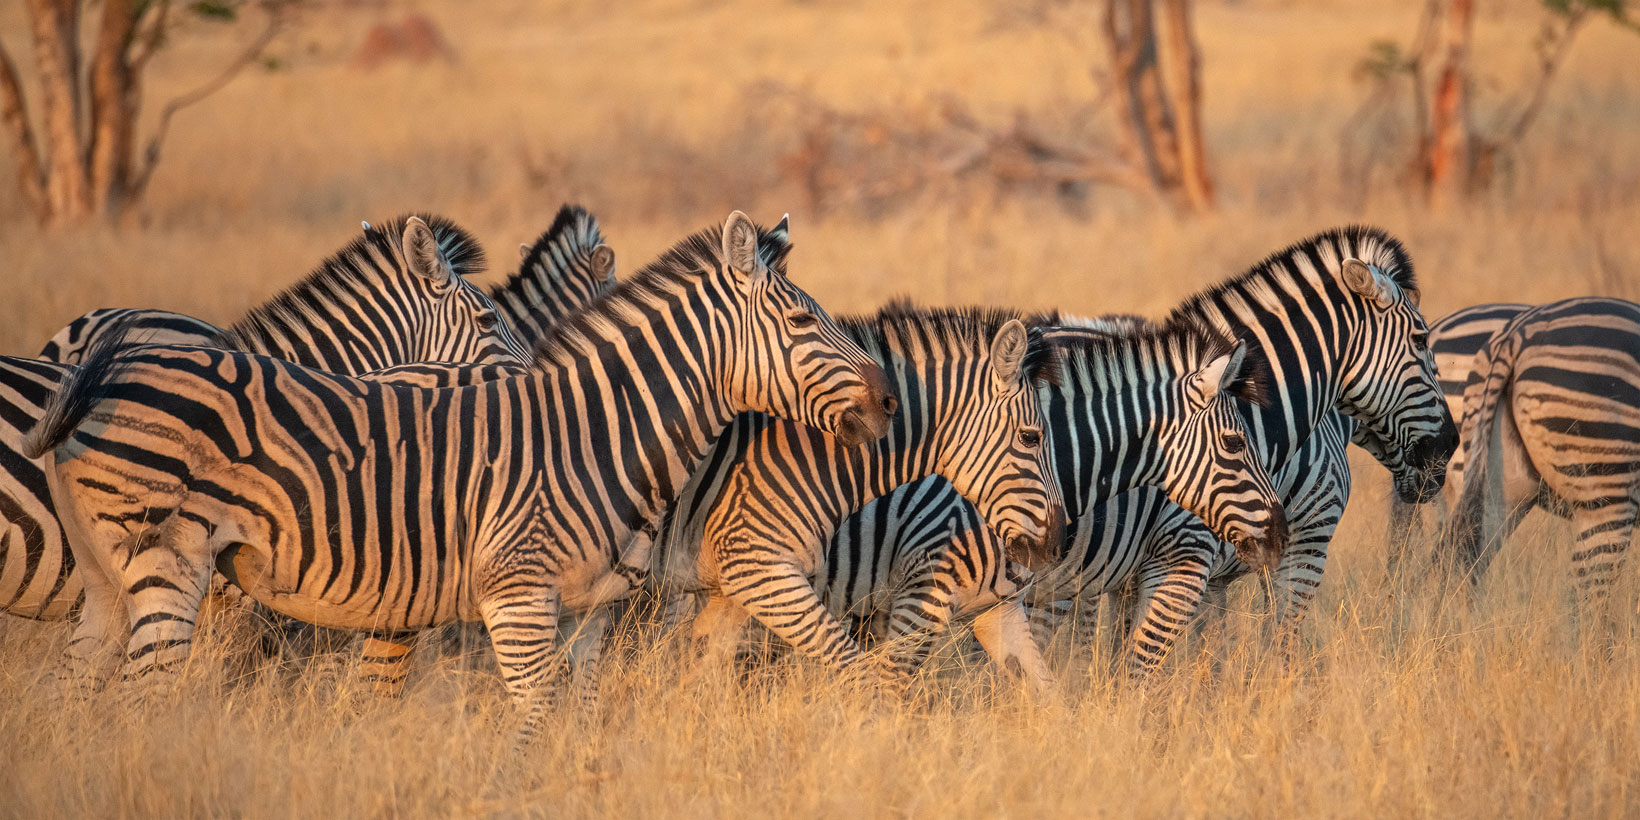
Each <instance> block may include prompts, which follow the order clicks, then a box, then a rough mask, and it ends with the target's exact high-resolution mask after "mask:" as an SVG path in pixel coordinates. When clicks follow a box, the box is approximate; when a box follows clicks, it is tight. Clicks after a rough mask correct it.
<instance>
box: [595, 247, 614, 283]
mask: <svg viewBox="0 0 1640 820" xmlns="http://www.w3.org/2000/svg"><path fill="white" fill-rule="evenodd" d="M592 277H593V278H594V279H596V280H600V281H602V280H605V279H608V280H611V281H613V280H614V279H615V250H614V249H613V248H611V247H609V246H608V245H599V246H598V247H596V248H593V249H592Z"/></svg>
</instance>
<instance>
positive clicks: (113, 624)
mask: <svg viewBox="0 0 1640 820" xmlns="http://www.w3.org/2000/svg"><path fill="white" fill-rule="evenodd" d="M78 569H79V574H80V578H81V580H82V582H83V583H84V585H85V601H84V603H82V604H81V606H80V614H79V623H77V624H75V626H74V637H73V638H71V639H70V640H69V642H68V648H67V649H66V650H64V652H63V662H62V667H61V669H60V670H59V671H58V673H57V676H58V679H59V680H62V681H64V682H65V683H67V684H69V685H70V686H72V687H74V688H75V689H77V690H78V691H79V692H80V694H82V695H88V694H90V693H91V692H94V691H96V690H97V689H99V688H101V686H102V685H103V683H104V682H106V681H107V680H108V677H109V676H110V675H112V674H113V672H114V670H115V669H116V668H117V667H118V666H119V662H120V652H121V650H122V649H123V648H124V647H125V644H126V641H127V640H128V639H129V638H130V635H131V630H130V625H131V622H130V619H129V617H128V616H127V614H126V610H125V601H124V599H123V596H121V594H120V588H119V586H118V585H117V584H116V582H115V580H114V579H112V578H110V577H109V576H108V575H107V573H105V572H104V570H103V568H102V566H101V565H99V564H97V563H94V562H89V561H88V562H84V563H81V564H80V565H79V567H78Z"/></svg>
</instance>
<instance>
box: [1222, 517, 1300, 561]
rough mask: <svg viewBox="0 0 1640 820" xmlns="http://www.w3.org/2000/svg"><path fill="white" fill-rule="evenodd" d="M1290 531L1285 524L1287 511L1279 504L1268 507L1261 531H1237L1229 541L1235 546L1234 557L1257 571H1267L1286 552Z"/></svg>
mask: <svg viewBox="0 0 1640 820" xmlns="http://www.w3.org/2000/svg"><path fill="white" fill-rule="evenodd" d="M1291 538H1292V533H1291V531H1290V530H1289V528H1288V525H1287V512H1286V510H1283V509H1282V508H1281V506H1280V505H1277V506H1274V507H1271V508H1270V521H1269V523H1268V524H1266V525H1265V526H1264V529H1263V531H1261V532H1257V533H1254V532H1247V531H1243V532H1241V533H1238V537H1236V538H1233V539H1231V541H1230V543H1231V544H1233V545H1234V546H1235V548H1236V557H1237V558H1239V559H1241V562H1242V563H1243V564H1246V565H1247V566H1249V567H1252V568H1253V569H1254V570H1256V571H1258V572H1269V571H1271V570H1273V569H1275V568H1276V565H1277V564H1279V563H1281V556H1282V555H1283V554H1284V553H1286V552H1287V544H1288V542H1289V541H1290V540H1291Z"/></svg>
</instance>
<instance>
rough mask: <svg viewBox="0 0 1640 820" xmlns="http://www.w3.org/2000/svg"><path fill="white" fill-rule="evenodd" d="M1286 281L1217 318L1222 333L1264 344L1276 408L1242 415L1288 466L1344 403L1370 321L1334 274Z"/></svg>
mask: <svg viewBox="0 0 1640 820" xmlns="http://www.w3.org/2000/svg"><path fill="white" fill-rule="evenodd" d="M1284 285H1285V287H1284V288H1283V289H1282V290H1280V291H1278V292H1276V293H1272V294H1269V295H1266V296H1264V297H1263V298H1260V299H1256V300H1255V299H1248V300H1244V301H1240V302H1238V303H1235V304H1233V305H1227V304H1224V303H1220V304H1219V305H1216V306H1215V308H1216V309H1215V310H1214V311H1213V313H1214V315H1213V317H1212V318H1213V324H1214V325H1215V326H1217V327H1218V329H1219V330H1220V332H1223V333H1226V334H1228V335H1230V336H1232V337H1236V338H1242V339H1246V340H1247V341H1248V342H1249V343H1251V344H1256V345H1258V346H1259V347H1260V348H1261V349H1262V350H1263V355H1264V357H1265V360H1266V361H1268V362H1269V363H1270V370H1271V389H1272V391H1273V395H1272V396H1271V397H1270V400H1269V403H1268V406H1266V407H1263V408H1258V407H1252V406H1245V407H1244V408H1243V410H1242V414H1243V416H1245V417H1246V418H1247V421H1248V423H1249V424H1250V425H1252V427H1253V429H1254V431H1255V432H1256V433H1257V436H1256V438H1257V439H1258V440H1259V441H1261V442H1263V444H1264V448H1265V449H1264V459H1265V461H1264V463H1265V464H1266V465H1268V466H1269V467H1270V468H1271V469H1275V468H1276V467H1278V466H1280V465H1284V464H1286V463H1287V460H1288V459H1290V458H1292V456H1293V454H1294V453H1295V452H1297V451H1298V448H1299V447H1301V446H1302V445H1303V444H1304V442H1305V441H1306V440H1308V439H1309V437H1310V435H1311V434H1312V433H1314V431H1315V429H1316V428H1317V426H1319V425H1320V424H1321V421H1322V419H1323V418H1324V417H1325V416H1326V415H1327V414H1328V413H1330V412H1331V411H1332V410H1333V409H1334V408H1335V407H1336V406H1337V405H1338V402H1339V398H1340V396H1341V395H1342V394H1343V379H1342V375H1341V370H1342V363H1343V361H1344V358H1345V353H1346V351H1345V348H1346V346H1347V345H1349V344H1350V343H1351V340H1352V339H1353V338H1354V337H1355V336H1356V334H1357V333H1358V332H1359V331H1360V329H1361V324H1362V322H1361V316H1360V314H1359V313H1358V311H1357V308H1356V306H1355V302H1354V301H1352V300H1351V299H1350V298H1349V297H1348V295H1347V294H1345V293H1344V292H1343V291H1342V290H1341V289H1340V288H1339V287H1338V286H1337V284H1336V282H1334V281H1333V280H1332V279H1331V278H1330V277H1324V278H1321V279H1320V280H1314V279H1311V278H1308V277H1306V278H1303V279H1296V280H1289V281H1287V282H1285V283H1284Z"/></svg>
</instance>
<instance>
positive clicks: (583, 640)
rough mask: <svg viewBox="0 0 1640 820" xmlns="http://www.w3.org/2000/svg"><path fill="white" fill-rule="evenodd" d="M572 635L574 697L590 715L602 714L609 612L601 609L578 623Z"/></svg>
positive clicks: (570, 655)
mask: <svg viewBox="0 0 1640 820" xmlns="http://www.w3.org/2000/svg"><path fill="white" fill-rule="evenodd" d="M578 621H579V622H578V623H577V624H576V625H575V627H574V628H573V629H569V630H568V634H569V662H570V669H571V672H572V673H573V677H572V678H571V684H570V685H571V686H572V687H573V688H572V696H573V697H574V698H575V700H576V701H577V702H578V703H580V704H581V708H582V709H583V710H585V711H586V712H587V713H588V714H593V713H596V712H597V710H598V692H599V687H600V685H601V684H602V682H603V660H604V634H605V633H606V632H607V631H608V630H609V608H608V607H598V608H597V609H595V610H594V611H592V612H590V613H588V614H586V615H583V616H582V617H580V618H579V619H578Z"/></svg>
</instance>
